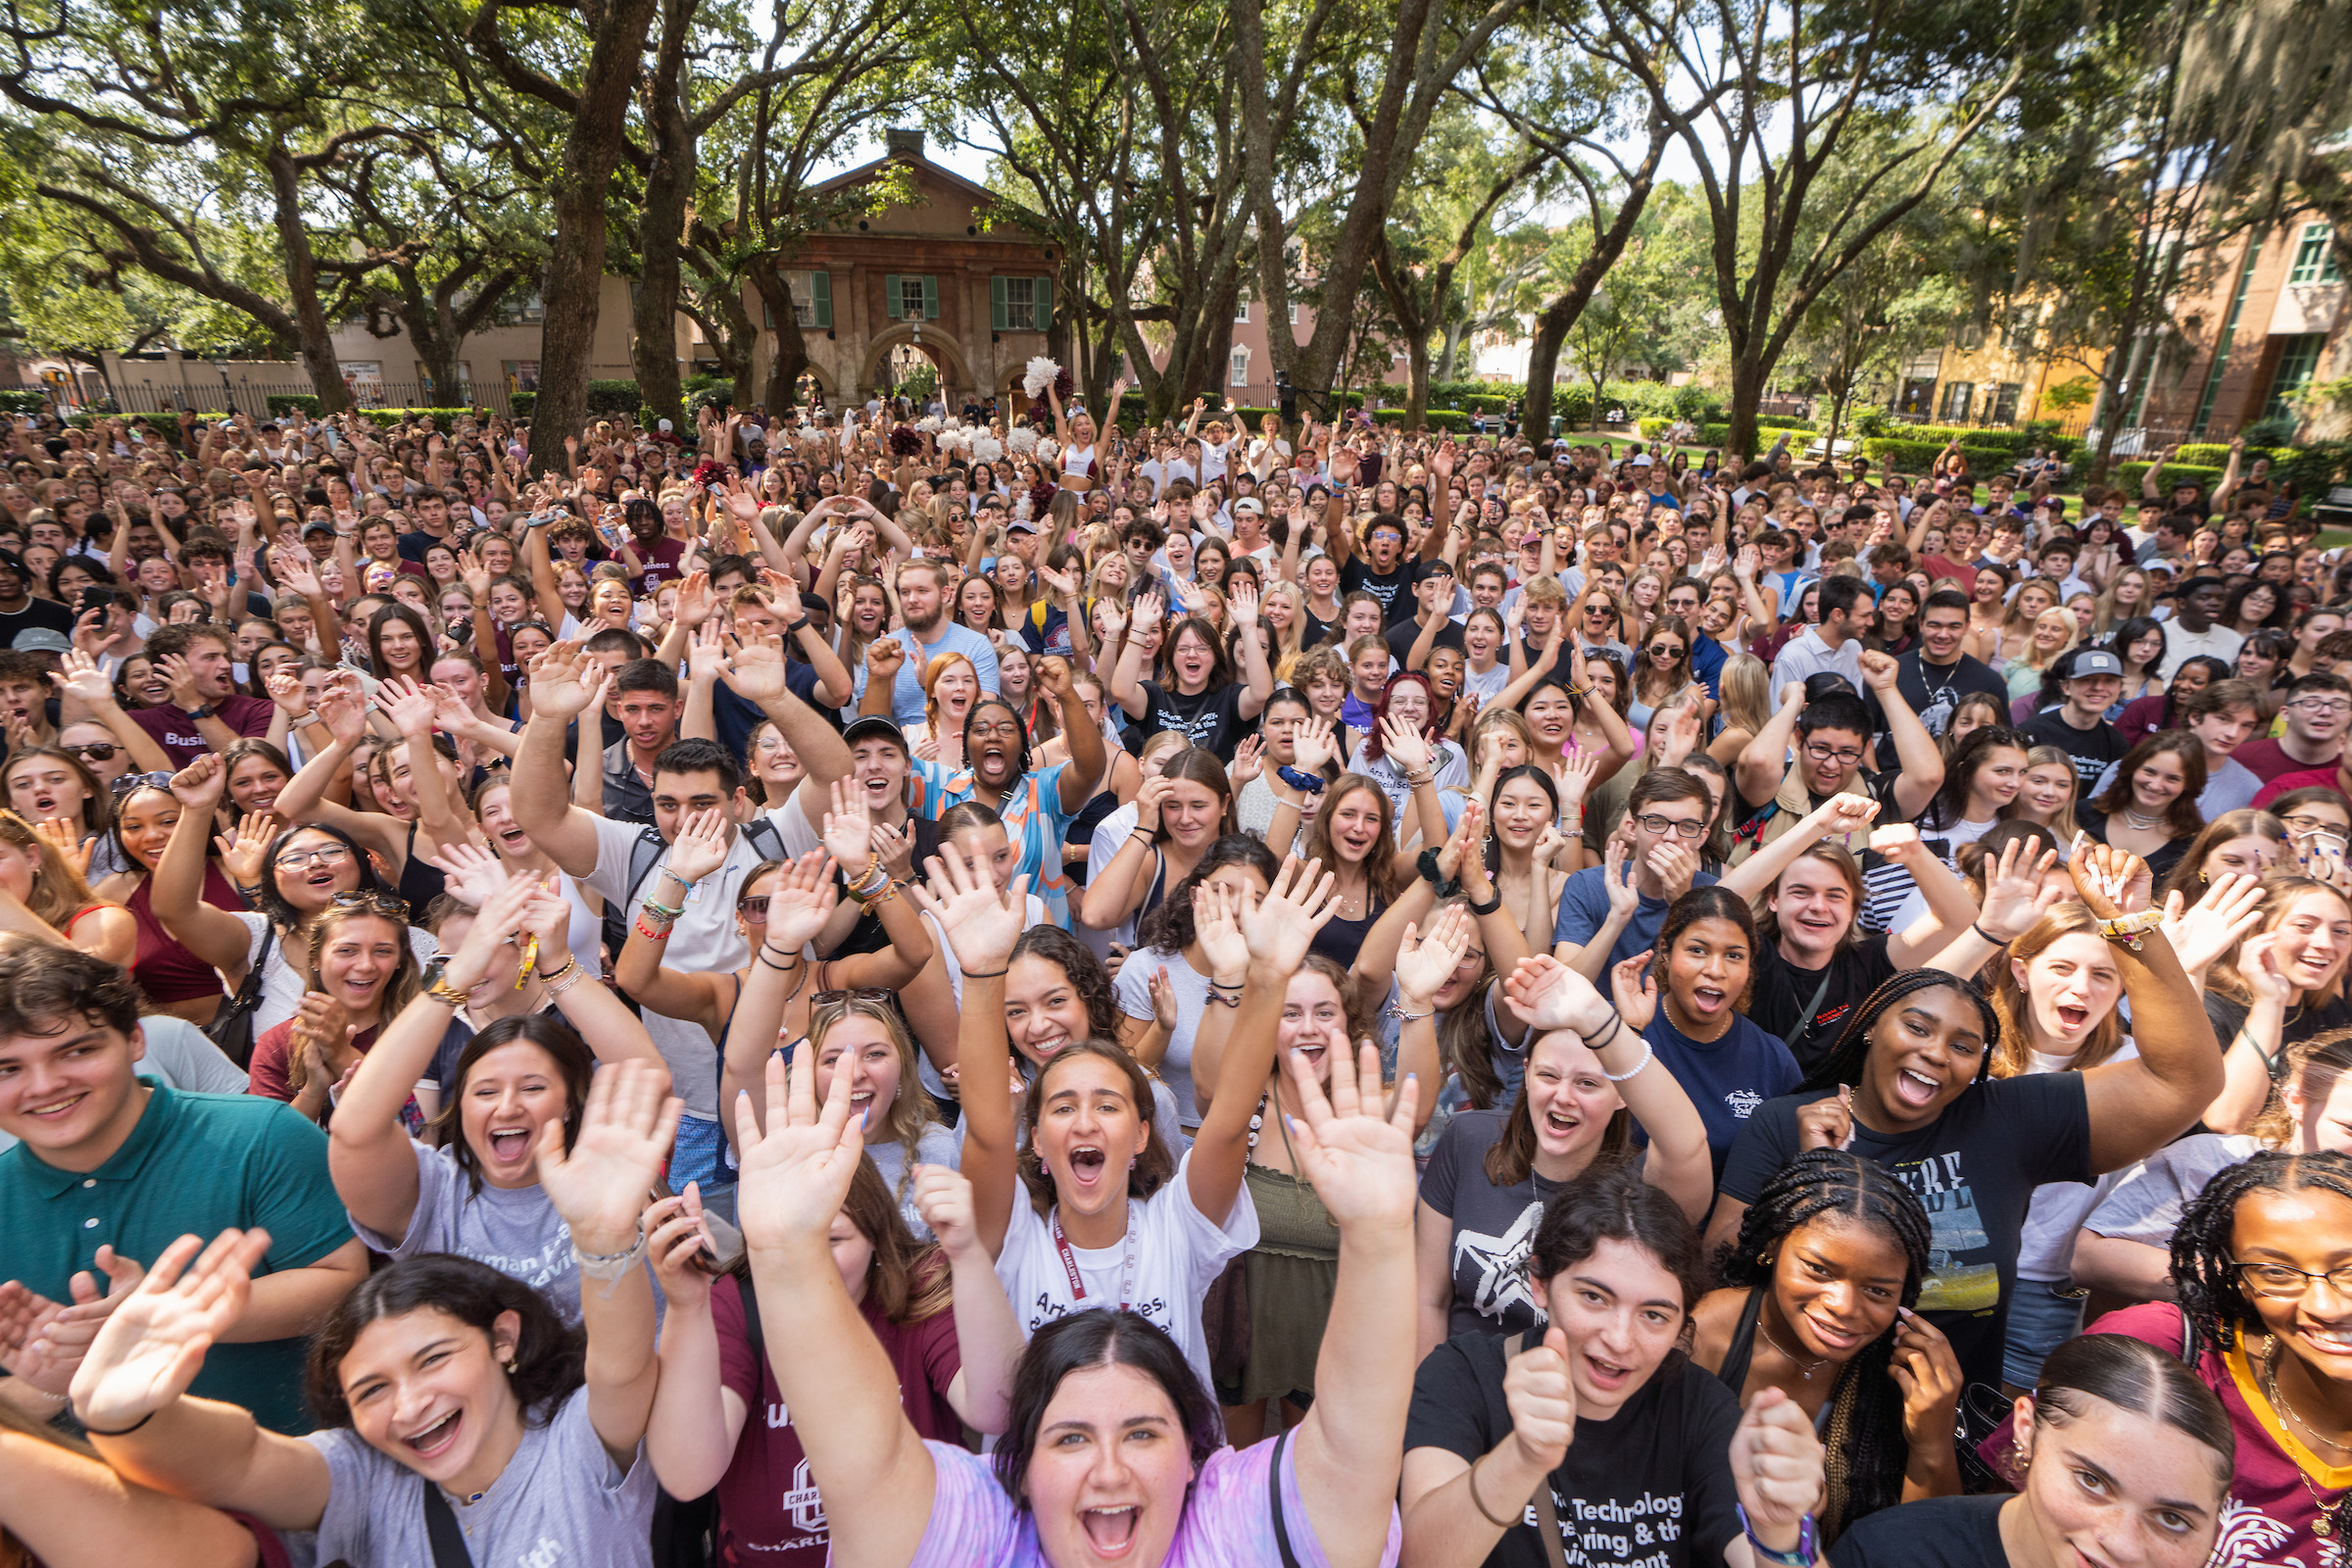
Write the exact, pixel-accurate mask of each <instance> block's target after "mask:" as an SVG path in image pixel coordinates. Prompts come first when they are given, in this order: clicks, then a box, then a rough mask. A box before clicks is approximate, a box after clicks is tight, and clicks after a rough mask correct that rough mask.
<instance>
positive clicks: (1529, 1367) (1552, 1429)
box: [1502, 1323, 1576, 1485]
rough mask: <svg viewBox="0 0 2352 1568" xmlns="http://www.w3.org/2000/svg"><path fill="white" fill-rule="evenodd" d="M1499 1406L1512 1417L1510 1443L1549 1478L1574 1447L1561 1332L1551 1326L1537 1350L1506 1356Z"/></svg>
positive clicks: (1572, 1392) (1572, 1401) (1571, 1388)
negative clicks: (1500, 1404) (1501, 1403)
mask: <svg viewBox="0 0 2352 1568" xmlns="http://www.w3.org/2000/svg"><path fill="white" fill-rule="evenodd" d="M1502 1402H1503V1407H1504V1408H1505V1409H1507V1410H1509V1411H1510V1413H1511V1441H1512V1442H1513V1443H1514V1444H1516V1445H1517V1446H1518V1448H1519V1452H1520V1454H1521V1456H1522V1457H1524V1458H1525V1459H1526V1460H1527V1462H1528V1463H1529V1464H1531V1465H1534V1466H1535V1467H1537V1468H1538V1469H1540V1470H1542V1471H1543V1472H1544V1475H1545V1476H1547V1477H1548V1476H1549V1475H1550V1474H1551V1472H1552V1471H1554V1470H1557V1469H1558V1468H1559V1467H1560V1466H1561V1465H1563V1464H1565V1463H1566V1462H1567V1460H1568V1446H1569V1445H1570V1444H1571V1443H1573V1442H1575V1441H1576V1385H1575V1384H1574V1383H1573V1382H1571V1381H1570V1380H1569V1376H1568V1335H1567V1331H1566V1330H1564V1329H1562V1328H1561V1327H1560V1326H1559V1325H1558V1324H1557V1323H1554V1324H1552V1325H1551V1326H1550V1327H1549V1328H1547V1329H1545V1330H1544V1343H1543V1344H1542V1345H1538V1346H1535V1347H1533V1348H1529V1349H1525V1350H1521V1351H1519V1352H1517V1353H1516V1354H1514V1355H1513V1356H1511V1358H1510V1359H1509V1361H1508V1362H1507V1363H1505V1365H1504V1367H1503V1372H1502ZM1544 1485H1549V1483H1548V1481H1546V1482H1545V1483H1544Z"/></svg>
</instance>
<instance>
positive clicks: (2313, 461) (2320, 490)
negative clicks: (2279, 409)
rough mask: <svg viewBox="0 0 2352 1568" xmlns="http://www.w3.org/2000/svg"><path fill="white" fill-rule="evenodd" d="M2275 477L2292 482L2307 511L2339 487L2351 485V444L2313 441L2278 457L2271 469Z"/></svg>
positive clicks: (2284, 481)
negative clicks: (2334, 488)
mask: <svg viewBox="0 0 2352 1568" xmlns="http://www.w3.org/2000/svg"><path fill="white" fill-rule="evenodd" d="M2271 474H2272V477H2274V478H2276V479H2278V481H2279V482H2280V483H2282V484H2283V483H2287V482H2289V481H2292V482H2293V484H2294V487H2295V491H2296V493H2297V494H2298V495H2300V496H2301V497H2302V498H2303V504H2304V505H2305V506H2306V507H2308V506H2310V505H2312V504H2313V503H2314V502H2319V501H2325V500H2327V492H2328V491H2329V490H2330V489H2331V488H2333V487H2334V486H2336V485H2339V484H2345V483H2352V441H2314V442H2313V443H2312V444H2311V445H2309V446H2305V447H2295V448H2291V449H2289V450H2287V451H2285V452H2282V453H2280V454H2278V458H2277V459H2276V460H2275V461H2274V462H2273V463H2272V465H2271Z"/></svg>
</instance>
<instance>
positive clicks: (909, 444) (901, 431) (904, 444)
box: [890, 424, 923, 458]
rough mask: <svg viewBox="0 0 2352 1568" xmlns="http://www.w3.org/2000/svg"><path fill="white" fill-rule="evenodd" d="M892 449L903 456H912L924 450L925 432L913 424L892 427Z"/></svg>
mask: <svg viewBox="0 0 2352 1568" xmlns="http://www.w3.org/2000/svg"><path fill="white" fill-rule="evenodd" d="M890 450H891V451H893V452H895V453H897V454H898V455H899V456H900V457H902V458H911V457H913V456H915V455H916V454H917V453H919V452H921V451H922V450H923V433H922V432H921V431H920V430H917V429H916V428H915V427H914V426H913V425H911V424H894V425H892V426H891V427H890Z"/></svg>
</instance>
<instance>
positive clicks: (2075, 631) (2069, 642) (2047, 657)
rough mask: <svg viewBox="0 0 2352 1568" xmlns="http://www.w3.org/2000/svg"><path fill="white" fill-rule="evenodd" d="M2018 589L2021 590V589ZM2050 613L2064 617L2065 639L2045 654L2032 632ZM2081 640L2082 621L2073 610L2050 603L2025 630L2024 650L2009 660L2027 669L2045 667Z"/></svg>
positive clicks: (2061, 656)
mask: <svg viewBox="0 0 2352 1568" xmlns="http://www.w3.org/2000/svg"><path fill="white" fill-rule="evenodd" d="M2020 591H2021V592H2022V591H2023V590H2020ZM2052 615H2060V616H2063V617H2065V620H2066V641H2064V642H2062V643H2060V644H2059V645H2058V646H2057V647H2055V648H2053V649H2051V650H2050V651H2049V652H2048V653H2046V654H2045V653H2043V652H2042V651H2041V643H2040V640H2039V639H2037V638H2036V637H2035V636H2034V630H2035V629H2037V628H2039V626H2040V625H2041V623H2042V622H2043V621H2045V620H2047V619H2049V618H2050V617H2051V616H2052ZM2081 641H2082V622H2081V621H2079V620H2077V619H2076V618H2075V613H2074V612H2073V611H2071V610H2069V609H2067V608H2066V607H2065V606H2064V605H2052V606H2051V607H2050V608H2049V609H2047V610H2045V611H2043V612H2042V613H2040V614H2038V615H2035V616H2034V625H2033V626H2032V627H2029V628H2028V629H2027V632H2026V651H2025V652H2024V653H2022V654H2020V655H2018V656H2017V658H2016V659H2014V660H2012V661H2011V662H2012V663H2018V664H2023V665H2025V666H2026V667H2027V668H2028V669H2047V668H2049V667H2050V666H2051V665H2052V664H2055V663H2056V662H2058V661H2059V660H2061V659H2063V658H2065V657H2066V655H2067V654H2068V652H2069V651H2070V650H2072V649H2073V648H2074V646H2075V644H2077V643H2079V642H2081Z"/></svg>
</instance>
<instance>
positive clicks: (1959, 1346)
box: [1722, 1072, 2091, 1388]
mask: <svg viewBox="0 0 2352 1568" xmlns="http://www.w3.org/2000/svg"><path fill="white" fill-rule="evenodd" d="M1833 1093H1835V1091H1824V1092H1820V1093H1812V1094H1806V1093H1798V1094H1793V1095H1784V1096H1782V1097H1781V1098H1780V1099H1778V1100H1772V1101H1767V1102H1765V1103H1764V1104H1762V1105H1760V1106H1758V1107H1757V1109H1756V1113H1755V1114H1754V1115H1753V1116H1750V1117H1749V1118H1748V1119H1747V1125H1746V1126H1744V1127H1742V1128H1741V1129H1740V1136H1739V1138H1738V1139H1736V1140H1735V1141H1734V1142H1733V1144H1732V1155H1731V1158H1730V1159H1729V1160H1728V1161H1726V1162H1725V1164H1724V1169H1723V1188H1722V1191H1723V1195H1724V1196H1725V1197H1727V1198H1735V1199H1738V1200H1739V1201H1740V1202H1742V1203H1753V1202H1754V1201H1756V1197H1757V1195H1758V1194H1759V1193H1761V1192H1763V1190H1764V1184H1765V1183H1766V1182H1767V1181H1769V1180H1771V1178H1772V1176H1773V1173H1774V1172H1776V1171H1778V1170H1779V1169H1780V1168H1781V1167H1782V1166H1784V1165H1786V1164H1788V1163H1789V1161H1790V1160H1791V1159H1794V1158H1795V1157H1796V1155H1797V1153H1798V1149H1797V1138H1796V1113H1797V1111H1798V1109H1799V1108H1800V1107H1802V1106H1804V1105H1808V1104H1810V1103H1813V1102H1814V1101H1816V1100H1824V1099H1827V1098H1829V1095H1830V1094H1833ZM1852 1148H1853V1151H1854V1152H1856V1153H1858V1154H1866V1155H1868V1156H1869V1157H1870V1158H1872V1159H1875V1160H1877V1161H1878V1162H1879V1163H1880V1164H1881V1165H1884V1166H1885V1167H1886V1168H1887V1170H1889V1171H1891V1172H1893V1174H1894V1176H1895V1177H1896V1179H1897V1180H1899V1181H1901V1182H1902V1183H1903V1185H1904V1186H1906V1187H1908V1188H1910V1189H1911V1191H1912V1192H1913V1193H1915V1194H1917V1195H1918V1197H1919V1201H1921V1202H1922V1203H1923V1204H1925V1205H1926V1206H1927V1210H1928V1219H1929V1221H1930V1223H1931V1224H1932V1226H1933V1227H1934V1234H1933V1236H1932V1237H1931V1239H1930V1241H1929V1246H1930V1248H1931V1249H1933V1251H1932V1254H1931V1255H1932V1259H1933V1261H1932V1263H1931V1266H1930V1268H1929V1271H1928V1278H1927V1281H1926V1284H1925V1285H1924V1287H1923V1288H1922V1289H1921V1291H1920V1293H1919V1310H1920V1311H1921V1312H1922V1313H1924V1314H1925V1315H1926V1316H1927V1318H1928V1319H1929V1321H1931V1322H1933V1323H1934V1324H1935V1325H1936V1327H1937V1328H1939V1329H1941V1330H1943V1333H1944V1337H1945V1338H1946V1339H1948V1340H1950V1341H1951V1342H1952V1353H1953V1354H1954V1355H1955V1356H1957V1357H1959V1360H1960V1370H1961V1371H1962V1372H1963V1373H1965V1374H1966V1375H1967V1378H1968V1380H1969V1381H1970V1382H1972V1383H1982V1384H1985V1385H1986V1386H1987V1387H1990V1388H1998V1387H1999V1386H2000V1381H2001V1341H2002V1339H2003V1337H2004V1335H2005V1334H2006V1333H2007V1330H2008V1320H2009V1299H2010V1295H2011V1293H2012V1292H2013V1290H2014V1289H2015V1287H2016V1283H2017V1251H2018V1243H2019V1236H2020V1234H2021V1233H2022V1232H2023V1230H2024V1229H2025V1223H2026V1209H2027V1206H2028V1205H2029V1204H2031V1203H2032V1201H2033V1200H2034V1188H2036V1187H2038V1186H2040V1185H2041V1184H2043V1183H2044V1182H2088V1181H2089V1180H2090V1179H2091V1169H2090V1111H2089V1102H2088V1100H2087V1098H2086V1097H2085V1095H2084V1093H2083V1089H2082V1074H2081V1073H2075V1072H2053V1073H2034V1074H2030V1075H2028V1076H2026V1077H2023V1078H1995V1079H1987V1080H1985V1081H1983V1082H1980V1083H1977V1084H1974V1085H1972V1086H1970V1088H1968V1089H1967V1090H1966V1091H1964V1092H1963V1093H1962V1094H1961V1096H1960V1098H1959V1099H1958V1100H1956V1101H1954V1102H1952V1103H1951V1104H1950V1105H1949V1106H1948V1107H1946V1108H1945V1110H1944V1112H1943V1114H1942V1115H1940V1116H1938V1117H1936V1120H1934V1121H1933V1122H1930V1123H1929V1124H1928V1125H1927V1126H1925V1127H1922V1128H1920V1129H1919V1130H1918V1131H1916V1132H1911V1133H1905V1134H1902V1135H1900V1136H1897V1137H1887V1136H1886V1135H1884V1134H1881V1133H1875V1132H1872V1131H1871V1130H1870V1129H1869V1128H1867V1127H1865V1126H1863V1125H1862V1123H1861V1122H1860V1121H1859V1120H1857V1121H1855V1123H1854V1141H1853V1145H1852Z"/></svg>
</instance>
